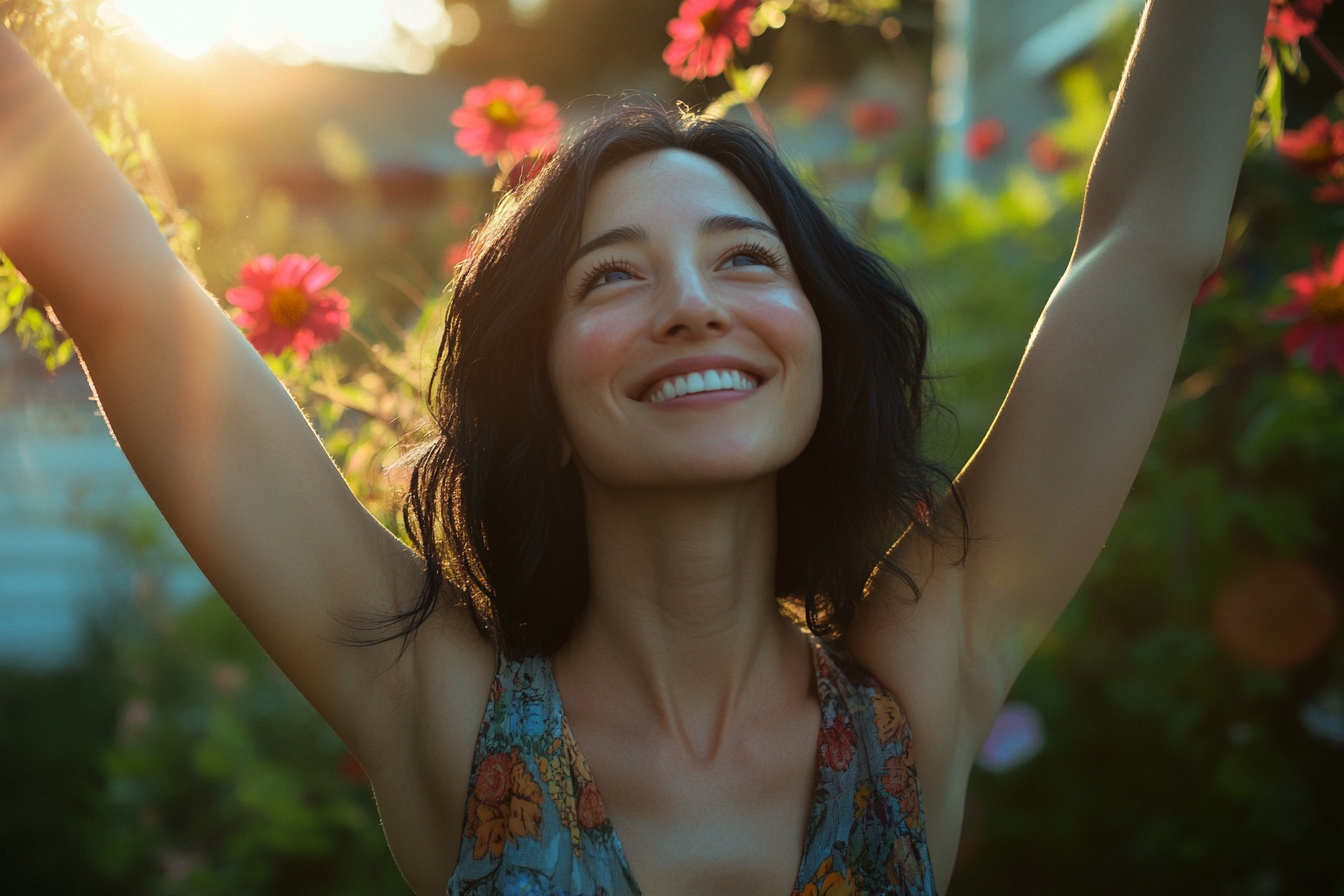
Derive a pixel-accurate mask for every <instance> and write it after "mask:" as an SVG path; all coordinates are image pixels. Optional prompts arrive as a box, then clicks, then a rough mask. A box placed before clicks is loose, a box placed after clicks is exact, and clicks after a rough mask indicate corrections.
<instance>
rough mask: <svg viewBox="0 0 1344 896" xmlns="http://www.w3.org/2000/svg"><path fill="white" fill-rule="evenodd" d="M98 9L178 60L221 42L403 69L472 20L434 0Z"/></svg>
mask: <svg viewBox="0 0 1344 896" xmlns="http://www.w3.org/2000/svg"><path fill="white" fill-rule="evenodd" d="M105 11H106V15H107V16H108V17H110V18H113V19H119V20H122V21H127V22H129V23H130V24H133V25H134V27H135V28H136V29H137V30H139V31H140V32H141V33H142V34H143V35H144V36H145V37H147V38H149V39H150V40H151V41H153V42H154V43H156V44H158V45H159V46H161V47H163V48H164V49H165V50H167V51H168V52H169V53H172V54H173V55H174V56H178V57H180V58H182V59H194V58H196V57H198V56H201V55H202V54H204V53H206V52H207V51H209V50H210V49H211V48H213V47H215V46H217V45H218V44H220V43H222V42H224V41H225V40H226V39H227V40H231V41H232V42H233V43H235V44H237V45H239V46H242V47H244V48H246V49H248V50H251V51H252V52H254V53H257V54H259V55H262V56H266V57H269V58H273V59H275V60H277V61H280V62H292V63H302V62H310V61H321V62H327V63H332V64H335V65H352V66H358V67H364V68H381V69H399V70H402V71H410V72H423V71H428V70H429V68H430V67H431V66H432V65H433V62H434V58H435V55H436V54H437V52H438V51H439V50H440V49H442V48H443V47H444V46H446V45H447V44H449V43H455V44H461V43H466V42H468V41H470V40H471V38H472V37H474V36H475V34H474V32H475V30H476V26H477V21H478V20H476V19H475V12H474V10H472V9H471V8H470V7H469V6H468V5H467V4H455V5H454V6H452V7H450V8H449V9H447V10H445V9H444V6H443V4H442V3H440V2H438V0H114V2H112V3H110V4H107V6H106V8H105ZM454 32H457V33H456V34H455V33H454Z"/></svg>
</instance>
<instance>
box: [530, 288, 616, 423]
mask: <svg viewBox="0 0 1344 896" xmlns="http://www.w3.org/2000/svg"><path fill="white" fill-rule="evenodd" d="M619 318H620V315H619V313H613V312H607V313H597V314H588V315H583V316H567V317H562V318H561V319H560V321H559V322H558V323H557V325H556V328H555V333H554V335H553V336H552V338H551V347H550V361H549V365H550V373H551V383H552V385H553V387H554V389H555V397H556V402H557V403H558V404H559V406H560V410H561V413H562V414H563V415H564V417H565V419H566V424H567V425H569V426H572V425H573V424H574V423H575V422H577V421H573V420H571V419H570V418H571V416H572V415H574V414H580V413H583V412H584V409H586V408H590V407H592V406H593V405H595V404H603V403H605V402H606V401H607V400H609V397H610V396H611V395H612V392H611V388H612V384H613V383H614V381H615V379H616V376H617V374H618V373H619V372H620V369H621V364H622V363H623V362H624V361H625V359H627V358H628V357H629V355H630V344H631V342H632V338H633V337H632V335H631V334H632V333H633V332H634V331H633V330H632V329H631V328H630V327H629V326H623V325H622V323H623V322H622V321H621V320H620V319H619Z"/></svg>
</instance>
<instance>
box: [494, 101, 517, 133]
mask: <svg viewBox="0 0 1344 896" xmlns="http://www.w3.org/2000/svg"><path fill="white" fill-rule="evenodd" d="M485 117H486V118H488V119H490V120H491V121H493V122H494V123H495V124H498V125H503V126H504V127H506V128H516V127H518V122H519V121H521V120H522V119H520V118H519V117H518V113H517V112H516V111H515V110H514V108H513V105H512V104H511V103H509V102H508V101H507V100H491V101H490V102H488V103H486V106H485Z"/></svg>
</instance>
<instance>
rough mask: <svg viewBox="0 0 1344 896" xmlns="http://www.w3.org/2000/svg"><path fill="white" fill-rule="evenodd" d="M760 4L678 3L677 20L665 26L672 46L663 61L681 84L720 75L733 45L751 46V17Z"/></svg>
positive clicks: (723, 0)
mask: <svg viewBox="0 0 1344 896" xmlns="http://www.w3.org/2000/svg"><path fill="white" fill-rule="evenodd" d="M759 5H760V0H682V4H681V8H680V9H678V10H677V17H676V18H675V19H673V20H672V21H670V22H668V23H667V33H668V34H669V35H671V36H672V43H670V44H668V45H667V49H665V50H663V61H664V62H666V63H667V64H668V66H669V67H671V69H672V74H674V75H676V76H677V77H678V78H681V79H682V80H685V81H694V80H695V79H696V78H711V77H713V76H714V75H718V74H722V73H723V68H724V66H725V65H727V64H728V57H730V56H732V55H733V45H734V44H736V45H737V48H738V49H739V50H745V49H746V48H747V47H748V46H750V45H751V17H752V15H753V14H754V13H755V12H756V7H757V6H759Z"/></svg>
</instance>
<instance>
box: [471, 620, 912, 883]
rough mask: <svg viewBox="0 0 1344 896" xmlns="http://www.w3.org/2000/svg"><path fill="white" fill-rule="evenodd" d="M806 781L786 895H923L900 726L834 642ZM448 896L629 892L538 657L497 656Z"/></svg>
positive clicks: (819, 673) (882, 694) (818, 658)
mask: <svg viewBox="0 0 1344 896" xmlns="http://www.w3.org/2000/svg"><path fill="white" fill-rule="evenodd" d="M812 657H813V668H814V671H815V673H816V681H817V696H818V699H819V702H820V703H821V730H820V732H819V734H818V737H817V770H816V777H817V786H816V790H815V791H814V794H813V801H812V810H811V814H810V816H809V818H808V823H807V837H806V841H805V845H804V848H803V858H802V862H801V864H800V866H799V870H798V876H797V882H796V883H795V885H794V892H793V896H862V894H870V893H883V894H888V893H890V894H905V896H932V894H934V893H935V892H936V891H935V889H934V883H933V874H932V871H931V870H930V866H929V856H928V846H927V844H926V842H925V839H924V817H923V813H922V810H921V808H920V801H919V786H918V782H917V781H916V778H915V767H914V758H913V755H912V752H911V742H910V729H909V727H908V726H907V725H906V722H905V717H904V715H903V714H902V713H901V710H900V707H899V706H898V705H897V703H896V701H895V700H894V699H893V698H892V696H891V695H890V694H889V693H888V692H887V691H886V689H885V688H883V687H882V685H881V684H879V683H878V681H877V680H876V679H875V678H873V677H872V676H871V675H870V674H869V673H868V672H867V670H865V669H864V668H863V667H862V666H860V665H858V664H857V663H855V662H854V661H853V660H852V659H850V658H849V657H848V656H846V655H845V654H844V653H842V652H840V651H838V650H836V649H835V648H833V647H831V646H829V645H826V644H823V643H822V642H820V641H817V640H813V642H812ZM470 784H471V786H470V791H469V796H468V799H467V810H466V817H465V818H464V826H463V835H462V844H461V846H460V848H459V852H458V862H457V868H456V870H455V871H454V873H453V877H452V879H451V880H450V881H449V883H448V896H468V894H471V896H540V894H546V896H640V889H639V885H638V884H637V883H636V882H635V878H634V875H633V874H632V873H631V872H630V867H629V864H628V863H627V862H626V859H625V854H624V852H623V850H622V848H621V844H620V840H619V839H618V838H617V836H616V832H615V831H614V830H613V828H612V824H611V820H610V819H609V818H608V817H607V812H606V808H605V806H604V805H603V803H602V797H601V795H600V794H599V793H598V790H597V784H596V782H595V781H594V780H593V775H592V771H591V770H590V769H589V767H588V762H587V760H586V759H584V757H583V753H582V752H581V751H580V750H579V747H578V744H577V743H576V742H575V740H574V734H573V732H571V731H570V729H569V723H568V722H567V721H566V720H565V717H564V710H563V707H562V706H561V703H560V692H559V690H558V689H557V688H556V686H555V678H554V676H553V675H552V673H551V664H550V660H549V659H547V658H545V657H529V658H527V659H524V660H520V661H510V660H505V659H503V658H502V657H501V659H500V661H499V666H498V671H497V673H496V675H495V680H494V683H493V684H492V685H491V689H490V699H489V702H488V704H487V705H486V710H485V718H484V719H482V721H481V729H480V734H479V736H478V738H477V742H476V755H475V759H474V761H473V764H472V775H471V782H470Z"/></svg>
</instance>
